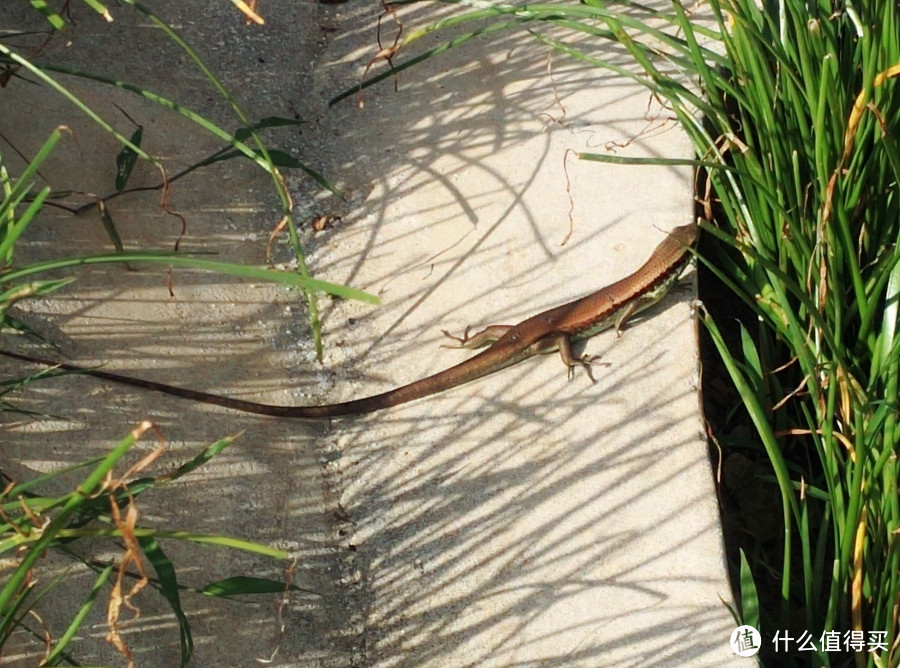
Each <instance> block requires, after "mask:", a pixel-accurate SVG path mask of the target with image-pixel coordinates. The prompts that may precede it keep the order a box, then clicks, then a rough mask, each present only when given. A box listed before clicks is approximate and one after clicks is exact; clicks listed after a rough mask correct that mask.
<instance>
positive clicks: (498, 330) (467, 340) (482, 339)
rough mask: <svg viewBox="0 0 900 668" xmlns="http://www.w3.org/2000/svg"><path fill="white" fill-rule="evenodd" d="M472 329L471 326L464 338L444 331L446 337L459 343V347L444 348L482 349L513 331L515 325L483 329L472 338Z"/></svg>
mask: <svg viewBox="0 0 900 668" xmlns="http://www.w3.org/2000/svg"><path fill="white" fill-rule="evenodd" d="M470 329H472V327H471V325H470V326H468V327H466V331H465V332H463V335H462V336H454V335H453V334H451V333H450V332H448V331H447V330H446V329H442V330H441V332H442V333H443V334H444V336H446V337H448V338H451V339H453V340H454V341H456V343H457V345H455V346H444V347H445V348H469V349H474V348H482V347H484V346H488V345H490V344H492V343H494V341H497V340H499V339H500V338H502V337H503V335H504V334H506V333H507V332H508V331H509V330H511V329H513V325H490V326H488V327H485V328H484V329H482V330H481V331H480V332H478V333H476V334H472V336H469V330H470Z"/></svg>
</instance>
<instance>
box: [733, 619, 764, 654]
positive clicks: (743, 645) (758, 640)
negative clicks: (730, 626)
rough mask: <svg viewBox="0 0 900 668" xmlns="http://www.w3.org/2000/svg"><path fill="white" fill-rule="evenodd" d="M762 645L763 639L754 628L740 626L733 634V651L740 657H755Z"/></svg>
mask: <svg viewBox="0 0 900 668" xmlns="http://www.w3.org/2000/svg"><path fill="white" fill-rule="evenodd" d="M761 644H762V637H761V636H760V635H759V631H757V630H756V629H755V628H753V627H752V626H739V627H737V628H736V629H735V630H734V631H732V632H731V650H732V651H733V652H734V653H735V654H737V655H738V656H754V655H755V654H756V653H757V652H759V648H760V645H761Z"/></svg>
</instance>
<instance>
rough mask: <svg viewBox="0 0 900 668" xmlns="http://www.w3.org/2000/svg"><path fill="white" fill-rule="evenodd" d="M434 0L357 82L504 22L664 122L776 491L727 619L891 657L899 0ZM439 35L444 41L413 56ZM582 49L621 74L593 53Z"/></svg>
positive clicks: (896, 578) (899, 348)
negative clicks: (695, 173) (727, 296)
mask: <svg viewBox="0 0 900 668" xmlns="http://www.w3.org/2000/svg"><path fill="white" fill-rule="evenodd" d="M400 4H409V3H406V2H398V3H392V4H389V7H392V6H397V5H400ZM448 4H459V5H461V9H460V11H459V12H458V13H456V14H453V15H452V16H451V17H450V18H447V19H443V20H442V21H440V22H439V23H435V24H433V25H429V26H426V27H423V28H421V29H419V30H418V31H414V32H412V33H411V34H410V36H409V37H408V38H407V39H406V40H405V41H404V42H403V43H402V44H401V45H400V49H399V52H398V53H397V54H396V55H394V57H393V58H392V61H393V63H394V69H393V70H391V71H385V72H384V73H381V74H378V75H377V76H374V77H372V78H371V79H370V80H368V81H366V82H364V83H363V84H362V86H361V88H365V87H366V86H368V85H371V84H372V83H375V82H376V81H377V80H379V79H383V78H385V77H387V76H390V75H391V74H392V73H395V72H396V71H399V70H402V69H405V68H407V67H409V66H412V65H415V64H416V63H418V62H421V61H422V60H423V59H426V58H430V57H434V56H437V55H439V54H440V53H442V52H444V51H446V50H448V49H451V48H456V47H458V46H460V45H462V44H465V43H466V42H467V41H468V40H470V39H471V38H473V37H474V36H476V35H490V34H492V33H497V32H499V31H503V30H521V31H523V32H524V33H525V34H527V35H531V36H532V37H533V38H534V39H535V40H537V42H538V43H539V44H544V45H546V46H547V47H548V48H551V49H554V50H556V51H558V52H561V53H564V54H566V55H568V56H569V57H572V58H575V59H578V60H580V61H582V62H585V63H589V64H592V65H596V66H597V67H600V68H607V69H611V70H614V71H616V72H618V73H619V74H621V75H622V76H625V77H629V78H631V79H633V80H634V81H636V82H638V83H640V84H642V85H643V86H645V87H646V88H647V89H648V90H649V91H650V92H651V93H652V94H653V95H655V96H657V97H658V98H659V99H661V100H664V101H665V102H666V104H667V105H668V106H669V107H670V109H671V111H672V112H673V113H674V114H675V115H676V116H677V117H678V119H679V121H680V122H681V125H682V127H683V128H684V131H685V132H687V134H688V135H689V136H690V138H691V141H692V142H693V146H694V151H695V159H694V161H693V163H694V164H695V165H696V166H697V168H698V169H700V170H702V171H703V172H704V173H705V177H706V180H707V181H706V182H708V183H709V186H710V189H709V191H708V192H706V191H704V192H701V193H699V196H700V197H701V199H702V200H703V204H704V215H703V218H704V222H703V225H702V226H703V229H704V230H705V232H706V234H707V235H708V236H709V237H712V238H714V239H715V243H714V244H711V245H710V249H711V250H710V252H709V253H708V254H707V256H706V257H704V258H702V259H703V261H704V263H706V264H707V265H708V266H709V267H710V268H711V269H712V270H713V271H714V272H715V273H716V274H717V275H718V276H719V277H720V278H721V279H722V280H724V281H725V282H726V283H727V285H728V286H729V287H730V289H731V290H732V291H733V293H734V294H735V295H737V296H738V297H740V298H741V299H742V300H743V301H744V302H745V303H746V304H747V305H749V307H750V308H751V309H752V310H753V312H754V313H755V314H756V315H757V316H758V325H756V324H754V325H747V324H742V325H741V326H740V331H739V341H738V345H737V346H730V345H729V343H728V342H726V340H725V338H724V337H723V335H722V333H721V331H720V328H719V326H718V323H717V322H716V321H715V320H714V319H713V318H712V317H711V316H710V315H709V314H708V313H706V312H703V311H701V319H702V321H703V323H704V324H705V325H706V327H707V329H708V331H709V333H710V335H711V337H712V340H713V341H714V342H715V344H716V346H717V349H718V351H719V353H720V355H721V357H722V360H723V362H724V364H725V367H726V368H727V371H728V374H729V375H730V377H731V379H732V381H733V383H734V385H735V387H736V388H737V389H738V390H739V392H740V396H741V399H742V402H743V406H744V408H745V410H746V415H747V416H748V420H749V421H750V422H751V423H752V425H753V427H754V428H755V438H754V439H752V440H751V442H746V443H745V444H744V445H743V447H744V448H745V449H746V450H748V451H754V450H756V451H759V452H763V453H764V454H765V457H766V459H767V461H768V464H769V467H770V469H771V477H772V478H774V480H775V481H776V482H777V486H778V490H779V493H780V499H781V507H782V518H781V520H782V524H783V539H782V541H781V545H780V549H779V550H778V554H779V557H778V558H777V559H776V560H775V562H774V563H766V562H764V561H762V559H761V557H760V556H759V554H761V552H754V553H752V554H751V555H750V559H749V560H748V559H744V558H742V563H743V569H742V570H741V572H740V575H739V581H740V583H741V586H742V591H743V594H744V601H743V604H744V605H743V613H744V619H745V621H747V622H749V623H754V624H756V625H758V626H761V627H762V631H763V635H764V637H765V638H766V642H767V644H769V650H770V651H771V650H772V646H771V644H770V641H771V640H772V639H773V638H774V637H775V634H776V633H779V634H780V637H783V633H784V632H785V631H787V632H788V633H790V634H791V636H792V637H793V638H795V639H797V637H798V635H799V629H802V630H805V631H807V632H808V633H809V634H810V638H811V639H812V641H813V644H814V646H815V647H816V651H814V652H803V653H800V654H798V655H797V656H799V657H801V658H798V659H797V660H798V662H800V663H801V664H807V663H808V662H809V661H810V657H811V661H812V664H813V665H839V664H840V663H842V662H846V663H853V664H855V665H857V666H863V665H869V666H895V665H898V664H900V650H898V647H900V627H898V612H897V610H898V608H900V551H898V543H897V532H898V530H900V503H898V486H897V484H898V462H897V456H898V452H900V450H898V443H900V424H898V392H900V382H898V380H900V379H898V374H900V337H898V332H897V329H898V322H900V314H898V299H900V243H898V236H900V223H898V221H900V192H898V183H900V151H898V144H897V137H896V132H897V128H898V127H900V104H898V90H897V83H896V81H895V78H896V77H897V76H898V74H900V5H898V3H896V2H892V1H888V2H886V1H884V0H853V1H852V2H851V1H849V0H846V1H845V0H763V1H762V2H758V1H757V0H707V2H704V3H698V4H695V3H693V2H691V3H687V2H685V3H681V2H677V1H673V2H670V3H666V4H664V5H660V6H662V9H657V8H650V7H648V6H645V5H641V4H638V3H634V2H604V1H603V0H584V2H583V3H580V4H579V3H576V2H561V3H554V4H540V3H537V4H506V3H491V4H488V5H485V4H483V3H478V5H477V9H467V8H466V7H465V6H466V5H469V4H470V3H466V2H460V3H455V2H452V0H449V1H448ZM469 22H477V23H474V25H477V28H476V29H474V30H472V31H471V32H467V33H461V32H460V30H461V27H460V26H465V25H466V24H467V23H469ZM451 27H452V28H454V31H455V32H454V36H453V38H452V39H450V40H448V41H447V42H446V43H444V44H441V45H439V46H437V47H431V48H429V49H428V50H426V51H424V52H415V51H414V47H415V43H416V42H417V41H418V40H420V39H421V38H422V37H423V36H425V35H432V34H433V33H438V34H440V32H441V30H443V29H447V28H451ZM560 28H563V29H565V30H568V31H569V33H568V34H569V35H570V37H566V36H564V34H563V36H561V30H560ZM586 38H587V39H586ZM596 40H603V41H607V42H615V43H617V44H618V45H619V46H620V47H621V49H624V51H626V52H627V53H628V54H629V55H630V56H631V59H632V61H633V64H634V66H635V67H634V68H629V67H622V66H621V65H619V64H617V63H616V62H613V61H611V60H605V59H603V57H602V56H599V55H597V53H598V51H597V50H596V49H591V48H590V46H591V44H592V43H593V41H596ZM404 54H406V59H405V60H404V58H403V56H404ZM354 92H355V91H348V92H347V93H346V94H345V95H344V96H342V97H345V96H347V95H350V94H353V93H354ZM582 157H584V158H588V159H595V160H610V161H612V160H613V159H612V158H608V157H606V156H603V155H583V156H582ZM615 161H616V162H622V159H621V158H615ZM633 162H641V161H639V160H635V161H633ZM652 162H654V163H659V162H665V161H664V160H662V161H661V160H653V161H652ZM673 162H674V161H673ZM735 567H736V569H741V566H740V565H735ZM770 569H774V571H775V573H776V579H777V588H778V596H777V602H776V604H775V605H770V606H768V607H765V606H764V607H763V608H761V609H759V610H758V612H757V608H756V605H757V599H756V596H755V586H754V580H755V581H756V582H759V581H761V580H765V579H766V573H767V572H768V571H769V570H770ZM735 576H736V580H737V579H738V574H737V573H736V574H735ZM760 603H764V601H763V599H762V597H761V598H760ZM797 648H798V644H797V643H796V642H794V643H791V644H789V645H788V646H787V649H788V650H790V651H794V652H796V650H797ZM779 650H780V652H781V654H780V656H779V660H780V661H783V660H785V653H784V650H785V645H784V644H781V645H779ZM789 653H790V652H789Z"/></svg>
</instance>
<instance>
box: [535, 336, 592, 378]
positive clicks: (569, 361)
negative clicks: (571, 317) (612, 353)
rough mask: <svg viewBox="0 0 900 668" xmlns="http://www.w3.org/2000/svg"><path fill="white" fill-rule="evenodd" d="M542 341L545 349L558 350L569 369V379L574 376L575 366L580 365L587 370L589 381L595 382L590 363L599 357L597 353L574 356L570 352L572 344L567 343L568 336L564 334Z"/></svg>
mask: <svg viewBox="0 0 900 668" xmlns="http://www.w3.org/2000/svg"><path fill="white" fill-rule="evenodd" d="M543 343H544V347H545V350H548V351H549V350H558V351H559V356H560V357H561V358H562V361H563V364H565V365H566V367H568V369H569V373H568V377H569V380H572V379H573V378H574V377H575V367H577V366H580V367H583V368H584V370H585V371H586V372H587V375H588V378H590V379H591V382H592V383H594V384H596V383H597V380H596V379H595V378H594V372H593V371H592V370H591V363H592V362H593V361H594V360H597V359H600V356H599V355H582V356H581V357H575V356H574V355H573V354H572V344H571V343H569V337H568V336H566V335H565V334H556V335H555V336H553V337H552V338H550V339H549V340H546V341H545V342H543Z"/></svg>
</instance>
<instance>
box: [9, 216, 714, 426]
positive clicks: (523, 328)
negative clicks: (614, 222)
mask: <svg viewBox="0 0 900 668" xmlns="http://www.w3.org/2000/svg"><path fill="white" fill-rule="evenodd" d="M698 234H699V227H698V226H697V225H696V224H695V223H690V224H688V225H682V226H681V227H676V228H675V229H674V230H672V232H670V233H669V234H668V235H667V236H666V238H665V239H664V240H663V241H662V242H661V243H660V244H659V246H657V247H656V249H655V250H654V251H653V253H652V254H651V255H650V258H649V259H648V260H647V261H646V262H645V263H644V264H643V265H642V266H641V267H640V269H638V270H637V271H635V272H634V273H632V274H630V275H629V276H626V277H625V278H622V279H620V280H618V281H616V282H615V283H611V284H610V285H608V286H606V287H604V288H601V289H600V290H597V291H596V292H593V293H591V294H589V295H586V296H584V297H581V298H580V299H576V300H574V301H572V302H569V303H567V304H563V305H562V306H557V307H555V308H551V309H548V310H546V311H543V312H541V313H538V314H537V315H535V316H532V317H530V318H527V319H525V320H523V321H522V322H520V323H519V324H517V325H491V326H488V327H486V328H485V329H483V330H482V331H480V332H478V333H477V334H473V335H472V336H469V329H468V328H467V329H466V331H465V333H464V334H463V336H462V337H455V336H453V335H451V334H449V333H448V332H446V331H444V334H445V335H447V336H449V337H450V338H453V339H455V340H456V341H457V342H458V344H459V347H462V348H469V349H475V348H479V347H483V346H489V347H487V348H485V350H483V351H481V352H479V353H478V354H476V355H474V356H472V357H470V358H468V359H466V360H464V361H463V362H460V363H459V364H456V365H455V366H452V367H449V368H447V369H444V370H443V371H439V372H437V373H435V374H433V375H431V376H428V377H426V378H422V379H420V380H417V381H414V382H412V383H409V384H407V385H402V386H400V387H397V388H395V389H392V390H389V391H387V392H382V393H381V394H375V395H372V396H369V397H365V398H362V399H354V400H352V401H344V402H341V403H335V404H322V405H313V406H278V405H273V404H263V403H257V402H253V401H246V400H243V399H234V398H232V397H227V396H223V395H218V394H211V393H208V392H201V391H198V390H191V389H185V388H181V387H176V386H174V385H166V384H164V383H157V382H154V381H151V380H143V379H140V378H134V377H131V376H125V375H120V374H116V373H111V372H108V371H101V370H98V369H90V368H86V367H82V366H78V365H75V364H68V363H59V362H53V361H50V360H45V359H41V358H39V357H33V356H30V355H23V354H20V353H13V352H9V351H3V350H0V354H2V355H5V356H6V357H12V358H14V359H18V360H22V361H25V362H30V363H34V364H41V365H44V366H52V367H55V368H58V369H64V370H67V371H76V372H80V373H83V374H87V375H90V376H93V377H94V378H100V379H102V380H108V381H112V382H116V383H122V384H126V385H131V386H135V387H140V388H143V389H147V390H154V391H157V392H163V393H165V394H169V395H173V396H176V397H181V398H183V399H189V400H193V401H198V402H202V403H206V404H213V405H216V406H221V407H224V408H230V409H233V410H236V411H241V412H245V413H255V414H259V415H267V416H271V417H283V418H300V419H310V420H312V419H327V418H335V417H343V416H348V415H359V414H364V413H372V412H375V411H380V410H382V409H385V408H390V407H392V406H397V405H398V404H403V403H406V402H409V401H414V400H416V399H421V398H423V397H427V396H430V395H432V394H437V393H439V392H444V391H445V390H449V389H451V388H454V387H457V386H459V385H463V384H465V383H468V382H471V381H473V380H476V379H478V378H482V377H483V376H487V375H488V374H492V373H494V372H496V371H500V370H501V369H505V368H507V367H509V366H512V365H513V364H516V363H518V362H521V361H522V360H524V359H527V358H529V357H532V356H534V355H537V354H542V353H550V352H554V351H557V352H559V355H560V357H561V358H562V361H563V363H564V364H565V365H566V366H567V367H568V372H569V377H570V378H571V377H572V375H573V374H574V369H575V368H576V367H578V366H582V367H583V368H584V369H585V370H586V372H587V374H588V377H589V378H590V379H591V381H592V382H596V381H595V380H594V376H593V374H592V373H591V366H590V363H591V361H592V359H593V358H590V357H587V356H583V357H581V358H575V357H574V356H573V354H572V349H571V344H572V343H574V342H577V341H581V340H584V339H587V338H590V337H592V336H594V335H596V334H598V333H599V332H601V331H603V330H606V329H609V328H611V327H615V329H616V333H617V334H621V331H622V328H623V327H624V325H625V323H626V322H627V321H628V319H629V318H631V317H632V316H634V315H635V314H636V313H639V312H640V311H643V310H644V309H646V308H648V307H650V306H652V305H653V304H655V303H657V302H658V301H659V300H660V299H662V298H663V296H665V294H666V293H667V292H668V291H669V289H670V288H671V287H672V285H673V284H674V283H675V282H676V281H677V280H678V278H679V277H680V276H681V273H682V270H683V269H684V268H685V266H687V264H688V263H689V262H690V260H691V258H692V257H693V251H692V250H691V247H692V246H693V244H694V242H695V241H696V239H697V236H698Z"/></svg>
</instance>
